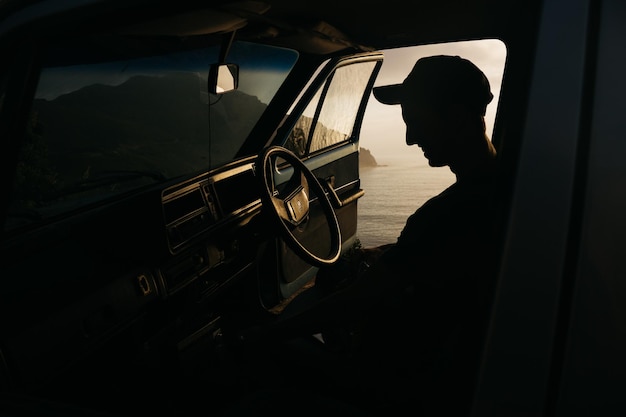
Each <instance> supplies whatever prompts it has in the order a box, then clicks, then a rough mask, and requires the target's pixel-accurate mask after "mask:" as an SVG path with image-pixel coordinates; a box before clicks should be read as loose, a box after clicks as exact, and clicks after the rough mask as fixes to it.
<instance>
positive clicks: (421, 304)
mask: <svg viewBox="0 0 626 417" xmlns="http://www.w3.org/2000/svg"><path fill="white" fill-rule="evenodd" d="M373 93H374V97H375V98H376V99H377V100H378V101H380V102H381V103H384V104H389V105H400V106H401V109H402V117H403V120H404V123H405V125H406V143H407V145H409V146H411V145H417V146H419V147H420V148H421V149H422V151H423V152H424V156H425V157H426V158H427V159H428V163H429V165H430V166H433V167H443V166H448V167H449V168H450V170H451V171H452V172H453V173H454V174H455V176H456V181H455V182H454V184H452V185H451V186H450V187H448V188H447V189H445V190H444V191H443V192H441V193H440V194H439V195H437V196H435V197H433V198H431V199H430V200H428V201H427V202H426V203H424V204H423V205H422V206H421V207H419V208H418V209H417V210H416V211H415V213H413V214H412V215H411V216H410V217H409V218H408V220H407V222H406V225H405V227H404V228H403V230H402V232H401V234H400V236H399V237H398V239H397V241H396V242H395V243H390V244H387V245H383V246H380V247H375V248H359V249H356V250H355V251H354V252H353V253H352V254H351V256H350V258H349V259H343V260H342V261H341V262H340V263H339V264H338V265H336V266H332V267H329V268H324V269H322V270H320V273H319V275H318V278H317V283H316V286H317V285H319V287H320V289H322V290H323V292H324V293H326V294H329V295H328V297H327V299H325V300H323V301H322V302H321V303H320V305H319V306H318V308H317V309H315V310H316V311H315V310H314V312H313V313H312V314H314V315H316V316H317V318H316V319H317V320H320V319H322V318H325V319H327V320H328V322H327V323H328V324H329V325H331V326H329V328H335V329H336V328H337V323H344V322H342V320H345V323H352V325H350V324H347V325H346V327H347V328H348V329H349V331H348V332H347V333H349V334H350V335H351V336H350V338H349V340H350V343H351V347H350V349H352V353H351V354H352V357H353V358H360V361H359V362H358V363H359V365H356V366H355V368H354V370H355V372H357V373H358V372H359V370H360V369H366V370H368V371H369V370H371V366H372V364H374V363H375V361H376V362H378V364H377V366H376V369H377V370H378V372H379V373H380V375H381V377H382V378H384V379H385V381H386V382H385V383H384V384H381V386H378V387H377V388H376V389H374V390H373V391H372V392H370V396H371V398H377V400H376V401H375V403H376V406H377V407H382V408H381V410H382V409H385V410H389V409H391V408H397V409H398V410H402V409H403V407H411V408H412V409H415V407H416V404H419V407H421V409H422V411H424V412H428V413H430V414H435V415H438V414H442V415H443V414H447V415H461V414H463V413H464V412H466V411H467V409H468V407H469V404H470V402H471V395H472V384H473V382H474V379H475V377H476V370H477V369H478V368H477V366H478V361H479V357H480V351H481V347H482V342H483V338H484V335H485V331H486V326H487V321H488V316H489V306H490V301H491V297H492V291H493V287H494V281H495V276H496V267H497V262H496V260H494V259H493V256H494V253H495V243H494V237H495V236H494V234H495V231H494V219H495V215H494V204H493V200H492V195H493V182H494V173H495V168H496V150H495V148H494V146H493V144H492V142H491V140H490V139H489V137H488V136H487V134H486V127H485V119H484V116H485V112H486V108H487V105H488V104H489V103H490V102H491V101H492V99H493V94H492V93H491V90H490V85H489V81H488V80H487V78H486V76H485V75H484V73H483V72H482V71H481V70H480V69H479V68H478V67H476V65H474V64H473V63H472V62H470V61H469V60H467V59H464V58H461V57H459V56H448V55H437V56H430V57H425V58H421V59H419V60H418V61H417V62H416V64H415V66H414V67H413V69H412V71H411V72H410V73H409V75H408V76H407V77H406V79H405V80H404V82H403V83H401V84H396V85H388V86H382V87H375V88H374V91H373ZM396 198H398V199H401V198H404V196H402V195H398V196H397V197H396ZM390 204H391V205H393V201H392V202H390ZM348 271H349V272H351V273H347V272H348ZM347 277H348V278H347ZM323 334H325V336H326V337H327V339H328V341H329V342H330V341H333V340H336V339H337V337H336V332H333V331H332V330H331V331H328V332H326V333H324V332H323ZM333 336H334V337H333ZM342 340H344V343H345V340H346V339H345V338H343V339H342ZM355 344H356V347H354V346H355ZM390 347H391V349H390ZM355 351H356V352H357V353H356V354H355V353H354V352H355ZM365 364H368V365H365ZM401 375H405V376H406V378H404V377H402V376H401ZM355 379H356V380H361V381H367V378H366V375H365V374H364V375H362V376H361V378H355ZM368 386H369V383H367V382H366V383H364V385H363V386H362V387H361V388H364V389H366V390H367V387H368ZM356 392H360V391H359V390H358V389H357V391H356ZM417 393H421V395H419V398H420V399H421V400H420V401H416V394H417ZM359 395H361V394H359ZM381 404H382V405H381ZM450 413H452V414H450Z"/></svg>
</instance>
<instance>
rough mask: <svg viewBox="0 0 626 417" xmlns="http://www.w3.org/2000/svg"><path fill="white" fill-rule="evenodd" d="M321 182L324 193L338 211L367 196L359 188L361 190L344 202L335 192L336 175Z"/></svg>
mask: <svg viewBox="0 0 626 417" xmlns="http://www.w3.org/2000/svg"><path fill="white" fill-rule="evenodd" d="M318 179H319V178H318ZM319 181H320V183H321V184H322V187H323V188H324V191H326V192H327V193H328V199H329V200H330V202H331V204H332V205H333V207H334V208H335V209H338V208H341V207H343V206H345V205H347V204H350V203H352V202H353V201H355V200H358V199H359V198H361V197H363V195H365V191H364V190H362V189H360V188H359V190H357V191H356V192H355V193H353V194H351V195H350V196H348V197H347V198H345V199H343V200H342V199H340V198H339V196H338V195H337V192H336V191H335V187H334V184H335V176H334V175H331V176H330V177H327V178H325V179H319Z"/></svg>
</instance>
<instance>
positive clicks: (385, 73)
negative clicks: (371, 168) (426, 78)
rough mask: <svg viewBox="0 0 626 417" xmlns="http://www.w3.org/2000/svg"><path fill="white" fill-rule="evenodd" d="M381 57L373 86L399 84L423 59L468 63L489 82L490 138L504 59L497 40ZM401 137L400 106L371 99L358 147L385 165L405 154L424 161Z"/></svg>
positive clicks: (426, 47)
mask: <svg viewBox="0 0 626 417" xmlns="http://www.w3.org/2000/svg"><path fill="white" fill-rule="evenodd" d="M384 54H385V59H384V61H383V66H382V68H381V71H380V73H379V74H378V78H377V79H376V82H375V84H374V85H375V86H379V85H387V84H396V83H401V82H402V81H403V80H404V78H405V77H406V76H407V75H408V73H409V72H410V71H411V69H412V68H413V65H415V62H416V61H417V60H418V59H419V58H421V57H424V56H430V55H440V54H444V55H459V56H461V57H462V58H467V59H469V60H470V61H472V62H473V63H474V64H475V65H476V66H478V67H479V68H480V69H481V70H482V71H483V72H484V73H485V75H486V76H487V78H488V79H489V84H490V86H491V92H492V93H493V96H494V99H493V101H492V102H491V103H490V104H489V105H488V106H487V113H486V115H485V123H486V125H487V135H488V136H489V137H491V132H492V131H493V124H494V120H495V114H496V109H497V105H498V99H499V97H500V84H501V83H502V74H503V71H504V62H505V58H506V48H505V46H504V43H502V42H501V41H499V40H481V41H466V42H456V43H449V44H437V45H422V46H417V47H410V48H402V49H396V50H385V51H384ZM405 133H406V131H405V126H404V122H403V120H402V115H401V112H400V106H399V105H396V106H393V105H392V106H389V105H384V104H381V103H379V102H378V101H377V100H376V99H375V98H374V97H373V96H371V97H370V100H369V103H368V105H367V110H366V113H365V119H364V121H363V126H362V128H361V141H360V146H361V147H363V148H367V149H369V150H370V151H371V152H372V154H373V155H374V157H375V158H376V160H377V162H378V163H385V159H388V158H393V157H397V156H400V155H407V153H409V154H413V155H415V157H416V158H418V159H419V158H422V159H423V160H424V161H425V158H424V157H423V155H422V152H421V150H420V149H419V148H418V147H417V146H412V147H408V146H407V145H406V143H405Z"/></svg>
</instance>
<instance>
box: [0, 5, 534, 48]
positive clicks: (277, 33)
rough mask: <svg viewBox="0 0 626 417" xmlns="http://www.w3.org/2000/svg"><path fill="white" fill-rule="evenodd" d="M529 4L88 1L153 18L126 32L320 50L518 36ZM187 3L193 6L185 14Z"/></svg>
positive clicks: (120, 16)
mask: <svg viewBox="0 0 626 417" xmlns="http://www.w3.org/2000/svg"><path fill="white" fill-rule="evenodd" d="M50 2H51V3H55V0H52V1H48V3H50ZM56 2H57V4H59V3H58V0H57V1H56ZM33 3H39V2H38V1H36V0H34V1H33V0H0V20H1V18H2V15H1V14H3V13H7V12H9V11H11V10H15V9H18V8H21V7H28V5H31V4H33ZM76 3H77V4H80V2H76ZM536 4H537V0H436V1H433V0H416V1H410V2H406V0H385V1H374V0H315V1H302V0H264V1H231V0H214V1H206V0H205V1H199V0H160V1H159V0H152V1H148V0H108V1H107V0H105V1H102V2H98V1H96V2H94V8H95V9H96V10H98V11H107V10H108V11H109V12H110V13H112V18H111V19H109V22H114V21H119V22H124V20H125V19H129V21H135V18H136V17H142V18H146V17H149V18H150V19H155V20H154V23H156V24H149V23H147V24H146V25H144V26H139V27H136V26H133V27H132V28H129V29H128V30H129V31H130V32H134V33H137V32H138V31H139V32H141V31H146V32H150V31H152V30H154V28H168V30H170V31H171V32H175V34H177V35H180V36H189V35H193V34H199V33H207V34H208V33H223V32H228V31H232V30H236V31H237V36H238V37H239V38H241V39H246V38H247V39H255V40H260V41H263V42H267V43H272V44H275V45H281V46H288V47H296V48H297V49H299V50H301V51H303V52H307V53H316V54H328V53H333V52H336V51H338V50H340V49H344V48H346V47H347V48H354V49H358V50H370V49H386V48H392V47H399V46H407V45H415V44H423V43H431V42H439V41H453V40H469V39H479V38H485V37H489V38H499V39H502V40H505V41H521V42H523V41H524V40H525V39H524V36H525V33H531V32H530V31H527V30H526V29H532V26H533V25H534V24H536V23H534V22H536V21H537V15H536V13H535V11H534V10H535V8H536ZM111 5H113V6H114V7H111ZM146 6H148V7H146ZM188 7H192V10H195V11H194V12H192V13H189V9H188ZM86 8H88V7H83V6H82V5H81V7H80V9H86ZM120 8H121V11H120ZM207 8H211V9H212V11H210V12H206V9H207ZM177 10H179V11H180V13H178V12H177ZM202 10H204V11H202ZM87 14H88V13H87ZM148 14H149V15H151V16H148ZM159 15H161V16H166V18H165V19H164V18H163V17H159ZM60 16H61V17H62V14H61V15H60ZM133 16H134V17H133ZM207 22H213V23H212V24H208V25H207ZM215 22H217V23H215ZM168 34H174V33H168Z"/></svg>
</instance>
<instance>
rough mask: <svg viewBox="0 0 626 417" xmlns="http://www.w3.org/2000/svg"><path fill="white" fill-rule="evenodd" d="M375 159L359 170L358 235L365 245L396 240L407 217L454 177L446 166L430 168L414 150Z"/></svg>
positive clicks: (448, 184) (450, 182)
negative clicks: (402, 154)
mask: <svg viewBox="0 0 626 417" xmlns="http://www.w3.org/2000/svg"><path fill="white" fill-rule="evenodd" d="M377 162H378V164H379V165H380V166H377V167H371V168H370V167H368V168H364V167H361V170H360V174H361V188H363V190H365V195H364V196H363V197H362V198H361V199H360V200H359V203H358V204H359V206H358V216H359V217H358V229H357V237H358V238H359V240H360V241H361V244H362V245H363V246H364V247H372V246H377V245H381V244H385V243H393V242H395V241H396V239H397V238H398V236H399V235H400V231H401V230H402V228H403V227H404V224H405V223H406V220H407V218H408V217H409V216H410V215H411V214H413V212H415V210H417V208H418V207H419V206H421V205H422V204H423V203H424V202H426V200H428V199H429V198H430V197H433V196H435V195H437V194H439V193H440V192H441V191H443V190H444V189H445V188H447V187H448V186H450V185H451V184H452V183H453V182H454V179H455V177H454V174H452V172H450V169H449V168H448V167H441V168H439V167H437V168H433V167H430V166H428V163H427V162H426V161H425V160H422V159H421V158H418V157H416V156H415V154H413V153H411V154H410V155H408V156H397V157H387V158H378V157H377Z"/></svg>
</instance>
